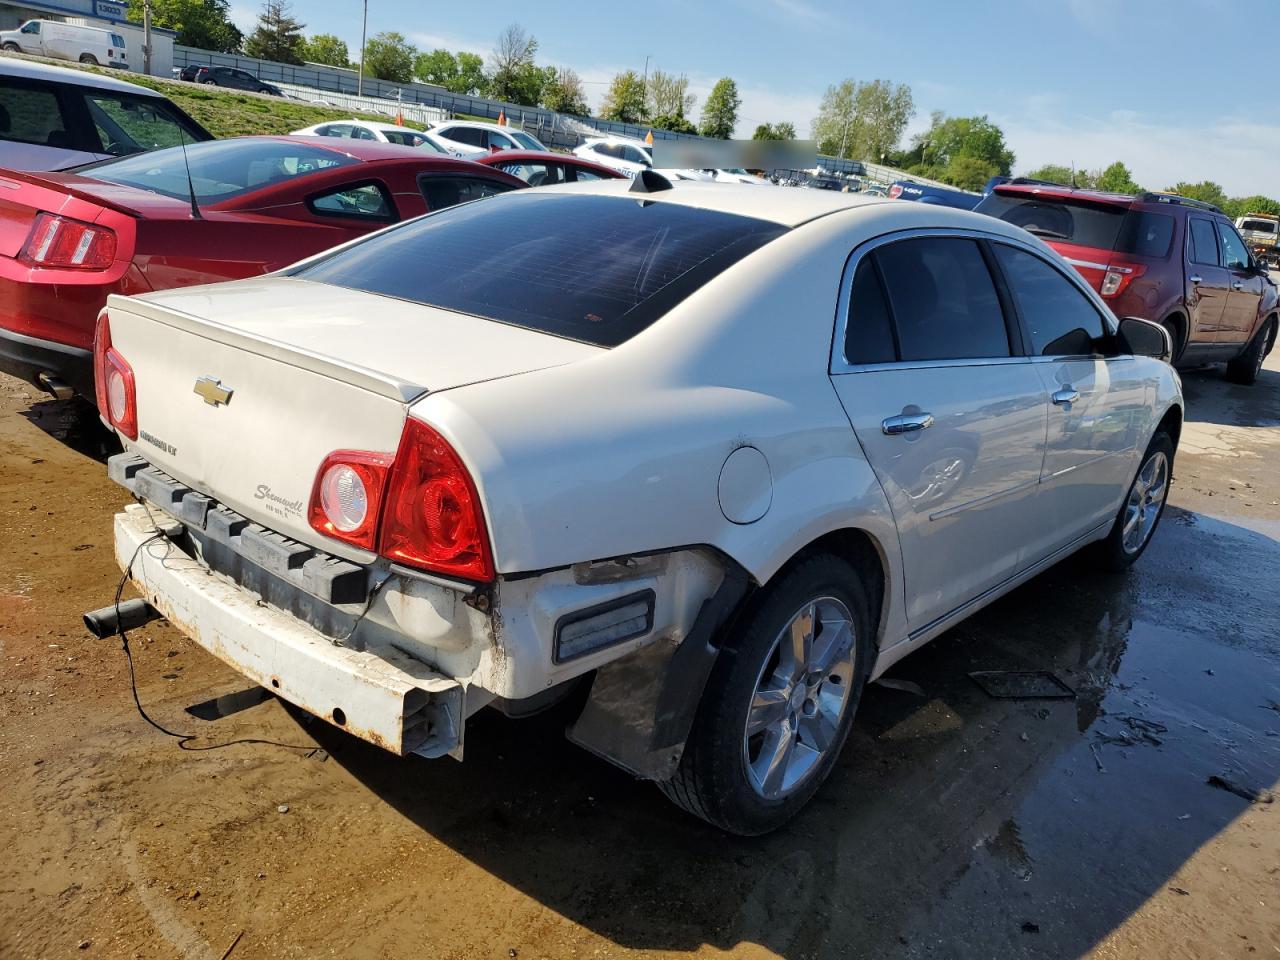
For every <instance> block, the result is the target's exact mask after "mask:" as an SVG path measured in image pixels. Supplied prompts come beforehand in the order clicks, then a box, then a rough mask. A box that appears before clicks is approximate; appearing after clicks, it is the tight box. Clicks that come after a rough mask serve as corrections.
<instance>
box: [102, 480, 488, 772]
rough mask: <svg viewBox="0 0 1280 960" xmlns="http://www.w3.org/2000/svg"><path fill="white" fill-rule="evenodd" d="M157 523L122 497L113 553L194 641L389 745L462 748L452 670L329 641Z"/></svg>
mask: <svg viewBox="0 0 1280 960" xmlns="http://www.w3.org/2000/svg"><path fill="white" fill-rule="evenodd" d="M157 519H160V518H159V517H158V518H157ZM164 519H165V520H167V519H168V518H167V517H166V518H164ZM161 522H163V520H162V521H161ZM154 533H155V528H154V527H153V526H152V521H151V519H150V517H149V516H148V514H147V512H146V510H145V509H144V508H143V507H142V506H140V505H137V504H133V505H130V506H129V507H126V508H125V511H124V512H123V513H119V514H117V515H116V518H115V551H116V560H117V562H118V563H119V564H120V566H121V568H122V569H123V568H125V567H127V566H128V565H129V564H130V561H132V564H133V568H132V579H133V582H134V584H135V585H136V586H137V587H138V590H139V591H140V592H141V593H142V594H143V596H145V597H146V599H147V600H148V601H149V602H150V603H151V605H152V606H154V607H155V608H156V609H157V610H159V611H160V612H161V613H162V614H163V615H164V616H165V617H166V618H167V619H168V620H169V621H170V622H172V623H173V624H174V625H175V626H176V627H178V629H180V630H181V631H182V632H183V633H185V634H186V635H187V636H189V637H190V638H191V639H192V640H194V641H195V642H196V643H197V644H199V645H200V646H202V647H204V649H206V650H207V651H209V652H210V653H212V654H213V655H214V656H216V657H218V658H219V659H220V660H223V661H224V662H226V663H227V664H228V665H229V666H231V667H233V668H234V669H236V670H237V671H239V672H240V673H242V674H244V675H245V676H246V677H248V678H249V679H250V680H252V681H254V682H255V683H258V684H260V685H261V686H263V687H265V688H266V689H268V690H270V691H271V692H272V693H275V694H277V695H278V696H280V697H282V698H284V699H285V700H288V701H289V702H290V703H293V704H296V705H297V706H299V707H301V708H302V709H304V710H306V711H307V712H309V713H312V714H314V715H315V716H317V717H321V718H322V719H324V720H327V721H329V722H330V723H332V724H334V725H335V726H337V727H339V728H341V729H343V730H345V731H347V732H348V733H351V734H354V735H355V736H357V737H359V738H361V739H362V740H367V741H369V742H370V743H373V744H376V745H377V746H379V747H382V748H383V749H385V750H389V751H391V752H392V753H396V754H401V755H403V754H408V753H418V754H421V755H423V756H430V757H437V756H442V755H444V754H446V753H448V754H453V755H454V756H461V748H462V730H463V716H464V713H463V699H464V691H463V687H462V685H461V684H460V683H458V682H457V681H456V680H453V679H451V678H448V677H444V676H441V675H440V674H437V673H435V672H433V671H432V670H431V669H430V668H429V667H427V666H426V665H425V664H423V663H422V662H420V661H418V660H414V659H413V658H411V657H408V656H406V655H405V654H403V653H401V652H400V651H398V650H396V649H395V648H394V647H377V648H370V649H368V650H355V649H350V648H347V647H343V646H340V645H338V644H335V643H334V642H333V641H331V640H329V639H328V638H326V637H325V636H323V635H322V634H320V633H319V632H318V631H316V630H314V629H312V628H311V627H309V626H307V625H306V624H305V623H302V622H301V621H299V620H298V619H297V618H295V617H293V616H290V615H289V614H287V613H283V612H281V611H279V610H275V609H273V608H271V607H268V606H266V605H265V604H263V603H261V602H259V601H258V599H257V598H256V597H254V596H253V595H252V594H250V593H248V592H247V591H245V590H244V589H242V588H241V587H238V586H237V585H235V584H234V583H231V582H229V581H228V580H226V579H224V578H223V577H221V576H218V575H217V574H214V573H211V572H209V571H208V570H207V569H206V568H205V567H204V566H202V565H201V564H200V563H199V562H197V561H196V560H195V559H194V558H193V557H191V556H189V555H187V554H186V553H184V552H182V551H181V550H180V549H178V547H177V546H175V545H174V544H173V543H172V542H170V541H168V540H165V539H158V540H155V541H153V542H150V543H147V542H146V541H147V540H148V539H149V538H151V537H152V536H153V535H154ZM144 544H145V546H144Z"/></svg>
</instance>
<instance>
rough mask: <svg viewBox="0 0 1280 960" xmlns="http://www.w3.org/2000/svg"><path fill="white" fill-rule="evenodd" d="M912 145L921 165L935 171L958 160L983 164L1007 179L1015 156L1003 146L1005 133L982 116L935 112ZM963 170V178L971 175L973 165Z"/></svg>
mask: <svg viewBox="0 0 1280 960" xmlns="http://www.w3.org/2000/svg"><path fill="white" fill-rule="evenodd" d="M912 142H913V145H914V146H915V147H916V148H917V149H918V150H919V152H920V162H921V163H923V164H924V165H925V166H929V167H933V168H935V169H940V170H944V171H945V170H946V169H947V168H948V167H949V166H950V165H951V164H952V163H954V162H955V160H956V159H957V158H958V157H973V158H975V159H978V160H982V161H985V162H986V163H987V164H989V165H990V166H991V167H993V168H994V172H995V173H997V174H1000V175H1002V176H1008V175H1009V170H1010V169H1011V168H1012V166H1013V161H1014V154H1013V151H1012V150H1010V149H1009V148H1008V147H1007V146H1006V145H1005V142H1004V131H1003V130H1001V129H1000V128H999V127H998V126H996V125H995V124H994V123H992V122H991V121H990V120H989V119H987V117H986V116H985V115H984V116H980V117H948V116H946V115H945V114H943V113H942V112H941V111H937V112H935V113H934V114H933V116H932V118H931V123H930V126H929V129H928V130H926V131H925V132H924V133H921V134H917V135H916V137H915V138H914V139H913V141H912ZM966 167H967V170H966V175H969V176H971V175H972V169H973V166H972V165H971V164H970V165H966Z"/></svg>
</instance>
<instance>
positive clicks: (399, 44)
mask: <svg viewBox="0 0 1280 960" xmlns="http://www.w3.org/2000/svg"><path fill="white" fill-rule="evenodd" d="M417 56H418V51H417V48H415V47H414V45H413V44H411V43H410V42H409V41H408V40H406V39H405V38H404V34H402V33H397V32H396V31H395V30H390V31H386V32H383V33H380V34H378V35H377V36H375V37H370V38H369V42H368V44H366V45H365V51H364V74H365V76H366V77H377V78H378V79H379V80H390V81H391V82H393V83H408V82H409V81H410V80H412V79H413V62H414V60H415V59H416V58H417Z"/></svg>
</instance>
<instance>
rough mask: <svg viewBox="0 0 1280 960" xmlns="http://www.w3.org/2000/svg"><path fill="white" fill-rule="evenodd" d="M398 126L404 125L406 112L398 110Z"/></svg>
mask: <svg viewBox="0 0 1280 960" xmlns="http://www.w3.org/2000/svg"><path fill="white" fill-rule="evenodd" d="M396 126H397V127H403V126H404V114H403V113H402V112H401V111H399V110H397V111H396Z"/></svg>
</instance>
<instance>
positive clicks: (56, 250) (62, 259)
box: [18, 213, 116, 270]
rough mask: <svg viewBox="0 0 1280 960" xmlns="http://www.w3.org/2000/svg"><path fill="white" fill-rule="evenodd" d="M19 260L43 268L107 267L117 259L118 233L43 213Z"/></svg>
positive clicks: (38, 218)
mask: <svg viewBox="0 0 1280 960" xmlns="http://www.w3.org/2000/svg"><path fill="white" fill-rule="evenodd" d="M18 257H19V259H21V260H24V261H26V262H27V263H31V264H35V265H36V266H40V267H69V268H71V269H76V270H103V269H105V268H107V267H109V266H111V264H112V263H114V262H115V259H116V235H115V233H114V232H112V231H111V230H108V229H106V228H105V227H96V226H94V225H93V224H90V223H81V222H80V221H79V220H68V219H67V218H66V217H59V216H55V215H54V214H52V213H41V214H38V215H37V216H36V221H35V223H34V224H33V225H32V227H31V233H30V234H28V236H27V242H26V243H25V244H23V246H22V252H21V253H19V254H18Z"/></svg>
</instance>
